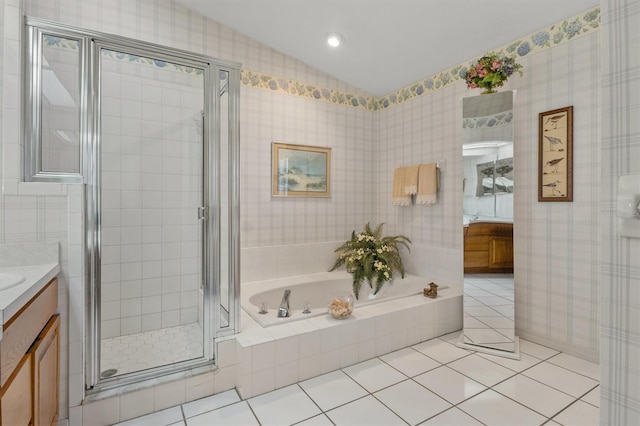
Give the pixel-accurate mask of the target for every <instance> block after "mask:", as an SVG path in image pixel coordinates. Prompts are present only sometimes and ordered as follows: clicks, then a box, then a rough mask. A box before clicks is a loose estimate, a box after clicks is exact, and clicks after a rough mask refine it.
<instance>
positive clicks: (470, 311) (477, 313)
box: [464, 306, 502, 317]
mask: <svg viewBox="0 0 640 426" xmlns="http://www.w3.org/2000/svg"><path fill="white" fill-rule="evenodd" d="M496 308H497V306H496ZM464 313H465V314H467V315H471V316H473V317H501V316H502V313H500V312H498V311H497V310H496V309H494V308H490V307H488V306H468V307H465V308H464Z"/></svg>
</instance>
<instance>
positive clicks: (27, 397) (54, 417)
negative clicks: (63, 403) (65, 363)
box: [0, 279, 60, 426]
mask: <svg viewBox="0 0 640 426" xmlns="http://www.w3.org/2000/svg"><path fill="white" fill-rule="evenodd" d="M57 306H58V281H57V280H56V279H53V280H51V281H50V282H49V283H48V284H47V285H46V286H45V287H44V288H43V289H42V290H41V291H40V292H39V293H38V294H37V295H35V296H34V297H33V298H32V299H31V300H30V301H29V302H28V303H27V304H26V305H25V306H24V307H23V308H22V309H20V311H18V312H17V313H16V314H15V315H14V316H12V317H11V318H10V319H9V321H7V322H6V323H5V324H4V326H3V329H2V339H1V340H0V386H1V387H0V425H2V426H4V425H11V426H22V425H24V426H28V425H33V426H44V425H46V426H51V425H55V424H56V423H57V421H58V414H59V411H58V402H59V396H58V386H59V382H60V380H59V379H60V377H59V375H60V370H59V364H60V315H58V314H56V313H55V312H56V310H57Z"/></svg>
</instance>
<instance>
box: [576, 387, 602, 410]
mask: <svg viewBox="0 0 640 426" xmlns="http://www.w3.org/2000/svg"><path fill="white" fill-rule="evenodd" d="M580 399H581V400H582V401H584V402H587V403H589V404H591V405H593V406H595V407H599V406H600V386H598V387H596V388H595V389H594V390H592V391H591V392H589V393H588V394H586V395H585V396H583V397H582V398H580Z"/></svg>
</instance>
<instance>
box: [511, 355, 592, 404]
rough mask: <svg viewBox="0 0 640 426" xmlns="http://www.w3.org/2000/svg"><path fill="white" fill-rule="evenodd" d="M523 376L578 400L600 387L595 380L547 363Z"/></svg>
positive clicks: (539, 365)
mask: <svg viewBox="0 0 640 426" xmlns="http://www.w3.org/2000/svg"><path fill="white" fill-rule="evenodd" d="M522 374H524V375H525V376H527V377H530V378H532V379H534V380H537V381H539V382H541V383H544V384H546V385H548V386H551V387H552V388H555V389H558V390H560V391H562V392H564V393H568V394H569V395H571V396H574V397H576V398H579V397H581V396H582V395H584V394H585V393H587V392H588V391H590V390H591V389H593V388H594V387H596V386H597V385H598V382H597V381H595V380H593V379H590V378H588V377H585V376H583V375H581V374H578V373H574V372H573V371H569V370H567V369H565V368H562V367H558V366H557V365H554V364H550V363H548V362H546V361H545V362H541V363H540V364H538V365H535V366H533V367H531V368H530V369H528V370H526V371H524V372H523V373H522Z"/></svg>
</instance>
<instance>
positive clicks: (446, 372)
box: [413, 366, 486, 404]
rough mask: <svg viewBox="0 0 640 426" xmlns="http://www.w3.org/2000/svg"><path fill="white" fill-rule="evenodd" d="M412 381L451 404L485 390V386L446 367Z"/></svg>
mask: <svg viewBox="0 0 640 426" xmlns="http://www.w3.org/2000/svg"><path fill="white" fill-rule="evenodd" d="M413 380H415V381H416V382H418V383H420V384H421V385H422V386H425V387H426V388H428V389H430V390H431V391H433V392H434V393H435V394H436V395H439V396H441V397H442V398H444V399H446V400H447V401H449V402H450V403H452V404H458V403H460V402H462V401H464V400H465V399H468V398H471V397H472V396H474V395H476V394H478V393H480V392H482V391H483V390H485V389H486V386H484V385H481V384H480V383H478V382H476V381H475V380H472V379H470V378H469V377H467V376H465V375H463V374H460V373H458V372H457V371H455V370H452V369H450V368H449V367H446V366H442V367H440V368H436V369H435V370H431V371H429V372H427V373H424V374H421V375H419V376H417V377H414V378H413Z"/></svg>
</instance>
